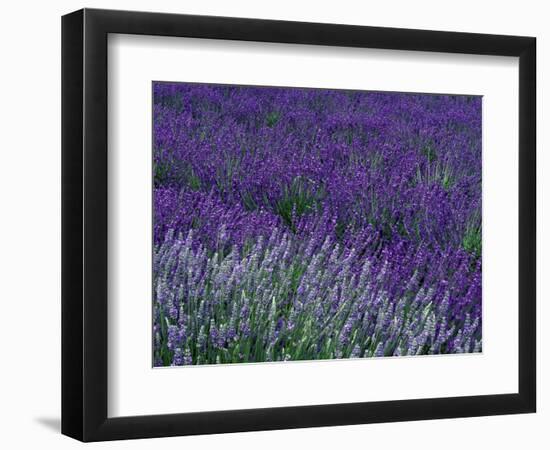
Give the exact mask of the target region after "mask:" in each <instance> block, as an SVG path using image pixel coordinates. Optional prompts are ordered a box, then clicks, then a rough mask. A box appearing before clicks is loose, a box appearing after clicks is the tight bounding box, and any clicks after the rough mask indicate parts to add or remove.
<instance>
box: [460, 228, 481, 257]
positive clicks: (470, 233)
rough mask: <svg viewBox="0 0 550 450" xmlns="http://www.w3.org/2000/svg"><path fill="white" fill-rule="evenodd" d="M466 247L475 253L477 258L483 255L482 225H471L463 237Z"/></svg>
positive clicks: (468, 250) (463, 244)
mask: <svg viewBox="0 0 550 450" xmlns="http://www.w3.org/2000/svg"><path fill="white" fill-rule="evenodd" d="M462 246H463V247H464V249H465V250H466V251H467V252H469V253H471V254H472V255H474V256H475V257H476V258H479V257H480V256H481V227H480V226H469V227H468V228H467V229H466V234H465V235H464V238H463V239H462Z"/></svg>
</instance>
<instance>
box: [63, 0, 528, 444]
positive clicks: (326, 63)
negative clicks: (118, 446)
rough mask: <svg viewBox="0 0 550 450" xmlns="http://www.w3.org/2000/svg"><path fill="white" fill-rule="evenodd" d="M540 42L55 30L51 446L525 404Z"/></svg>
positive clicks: (71, 26)
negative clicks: (56, 406)
mask: <svg viewBox="0 0 550 450" xmlns="http://www.w3.org/2000/svg"><path fill="white" fill-rule="evenodd" d="M535 64H536V40H535V38H533V37H517V36H496V35H487V34H470V33H459V32H441V31H423V30H407V29H391V28H376V27H363V26H350V25H333V24H319V23H299V22H284V21H269V20H257V19H243V18H226V17H206V16H189V15H171V14H157V13H143V12H127V11H124V12H123V11H106V10H90V9H84V10H80V11H77V12H74V13H72V14H68V15H66V16H64V17H63V19H62V127H63V129H62V177H63V180H62V181H63V182H62V186H63V191H62V205H63V211H62V216H63V217H62V246H63V247H62V260H63V264H62V288H63V295H62V327H63V328H62V432H63V433H64V434H66V435H68V436H71V437H73V438H76V439H79V440H82V441H101V440H113V439H130V438H146V437H160V436H177V435H191V434H209V433H227V432H238V431H253V430H272V429H283V428H299V427H318V426H330V425H346V424H362V423H375V422H395V421H405V420H423V419H438V418H453V417H467V416H482V415H497V414H514V413H528V412H535V404H536V378H535V374H536V361H535V354H536V351H535V349H536V342H535V336H536V332H535V324H536V321H535V301H536V283H535V281H536V280H535V235H536V226H535V222H536V220H535V219H536V210H535V209H536V208H535V204H536V202H535V172H536V171H535V169H536V156H535V155H536V152H535V136H536V107H535V91H536V77H535V73H536V71H535Z"/></svg>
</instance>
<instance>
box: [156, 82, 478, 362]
mask: <svg viewBox="0 0 550 450" xmlns="http://www.w3.org/2000/svg"><path fill="white" fill-rule="evenodd" d="M152 91H153V92H152V96H153V101H152V103H153V105H152V108H153V112H152V117H153V119H152V120H153V139H152V142H153V149H152V151H153V292H152V296H153V324H152V326H153V366H155V367H162V366H183V365H204V364H227V363H264V362H288V361H298V360H330V359H341V358H371V357H391V356H414V355H438V354H457V353H474V352H481V350H482V333H481V330H482V283H481V280H482V257H481V255H482V238H481V236H482V221H481V206H482V205H481V201H482V192H481V179H482V98H481V97H479V96H466V95H447V94H419V93H400V92H374V91H373V92H370V91H357V90H335V89H317V88H295V87H261V86H237V85H215V84H201V83H183V82H178V83H172V82H153V85H152Z"/></svg>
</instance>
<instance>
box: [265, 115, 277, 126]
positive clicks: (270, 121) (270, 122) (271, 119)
mask: <svg viewBox="0 0 550 450" xmlns="http://www.w3.org/2000/svg"><path fill="white" fill-rule="evenodd" d="M279 118H280V114H279V113H278V112H277V111H272V112H270V113H269V114H268V115H267V117H266V119H265V120H266V124H267V126H268V127H269V128H273V127H274V126H275V125H277V122H279Z"/></svg>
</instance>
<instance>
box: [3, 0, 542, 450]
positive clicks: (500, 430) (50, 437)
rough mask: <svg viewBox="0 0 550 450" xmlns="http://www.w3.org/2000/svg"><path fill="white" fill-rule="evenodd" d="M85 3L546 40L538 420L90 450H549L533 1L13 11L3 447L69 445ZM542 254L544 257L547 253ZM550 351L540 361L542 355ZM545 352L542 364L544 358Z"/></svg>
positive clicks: (9, 18) (150, 5)
mask: <svg viewBox="0 0 550 450" xmlns="http://www.w3.org/2000/svg"><path fill="white" fill-rule="evenodd" d="M83 6H87V7H96V8H115V9H137V10H155V11H165V12H179V13H191V14H210V15H224V16H243V17H245V16H247V17H258V18H274V19H287V20H304V21H318V22H336V23H354V24H361V25H376V26H394V27H408V28H423V29H439V30H454V31H472V32H482V33H501V34H518V35H530V36H536V37H537V38H538V84H539V89H538V94H539V96H538V113H539V114H538V123H539V133H538V148H539V169H538V173H539V190H538V192H539V199H538V211H539V247H538V248H539V260H538V274H539V310H538V313H539V321H538V322H539V344H538V345H539V347H538V348H539V352H538V356H539V358H538V361H539V412H538V413H537V414H536V415H520V416H504V417H485V418H471V419H459V420H456V419H453V420H440V421H425V422H410V423H401V424H380V425H364V426H352V427H336V428H334V427H333V428H321V429H304V430H291V431H277V432H261V433H240V434H233V435H217V436H199V437H186V438H170V439H163V440H156V441H154V442H153V441H151V440H142V441H129V442H119V443H106V444H105V443H102V444H98V445H97V446H95V448H107V446H113V447H115V448H150V447H151V446H152V445H159V444H160V445H162V446H163V447H164V448H181V447H182V446H185V447H187V448H191V447H193V448H196V447H198V446H200V448H219V447H223V448H224V449H232V448H235V449H237V448H238V449H243V448H259V447H262V448H281V447H282V448H284V447H288V448H294V447H298V446H303V445H307V446H308V447H309V446H311V447H315V448H335V447H339V446H343V447H346V446H355V445H357V446H361V447H371V448H376V447H382V446H383V447H385V448H390V449H392V448H407V449H409V450H413V449H423V450H428V449H432V448H434V449H440V448H445V449H461V450H462V449H464V448H471V449H478V448H483V447H484V446H485V447H487V448H489V447H490V448H498V449H508V448H510V449H512V448H519V447H525V448H533V449H543V448H549V447H550V432H549V431H548V424H549V423H550V389H549V388H548V387H547V385H546V384H545V383H544V381H545V378H546V379H548V378H549V374H550V368H549V363H550V356H548V352H547V351H546V350H545V346H547V345H549V344H550V331H549V330H548V328H546V329H542V325H543V322H544V319H543V318H544V317H546V316H547V315H548V313H549V312H550V307H548V305H547V304H543V303H544V298H545V296H546V295H545V294H547V293H548V290H549V288H550V286H549V283H550V282H549V281H547V280H548V278H546V280H544V279H543V278H544V275H545V273H546V272H547V270H548V264H549V262H548V259H549V257H548V256H543V253H545V252H550V236H548V234H547V235H546V236H543V235H542V233H540V231H541V230H542V229H543V227H545V226H546V227H548V221H549V220H550V218H549V217H548V212H547V209H546V208H544V207H543V200H542V199H543V198H547V197H548V196H549V194H550V192H549V189H550V182H548V181H547V180H543V171H546V172H548V170H549V169H550V157H549V156H548V154H547V153H545V152H543V151H542V148H543V146H544V142H545V141H546V142H548V141H550V131H549V129H548V127H544V125H543V124H544V123H545V120H544V119H545V117H544V115H543V108H544V106H546V107H550V97H549V94H548V92H549V91H547V90H546V87H547V86H548V83H549V82H550V75H549V73H550V28H549V27H548V19H547V18H548V16H549V11H546V10H545V2H542V1H540V2H536V1H531V0H523V1H499V2H480V1H475V0H474V1H470V0H462V1H460V2H441V1H407V0H400V1H393V2H390V1H387V2H354V1H352V0H350V1H347V0H339V1H334V0H331V1H324V0H323V1H320V0H317V1H315V2H306V1H303V2H299V1H298V0H292V1H287V0H276V1H272V2H261V1H260V2H258V1H245V0H233V1H231V2H228V1H223V0H217V1H214V0H212V1H209V0H202V1H200V2H199V1H196V2H193V3H189V2H183V1H181V0H180V1H167V0H156V1H152V0H151V1H144V0H132V1H130V0H112V1H110V2H107V1H103V2H101V1H94V0H89V1H87V2H85V3H81V2H74V1H73V2H70V1H57V2H38V1H35V2H30V1H19V2H17V3H16V2H5V3H4V4H3V8H2V14H1V16H0V33H1V39H0V46H1V53H0V58H1V61H2V63H1V69H0V77H1V83H0V92H1V94H0V114H1V117H0V123H1V124H2V125H1V134H0V137H1V141H0V142H1V147H0V158H1V161H0V170H1V172H0V173H1V175H0V184H1V188H0V195H1V197H2V198H1V205H2V218H1V220H0V228H1V232H0V240H1V242H0V252H1V255H2V257H1V258H0V266H1V267H0V273H1V274H2V284H1V286H2V288H1V289H0V298H1V300H0V301H1V302H2V305H3V308H2V309H1V310H0V311H1V312H0V342H1V343H2V347H1V349H2V355H1V363H0V364H1V365H2V370H1V371H0V380H1V381H0V423H1V429H2V431H1V432H0V443H1V444H2V447H4V448H9V449H12V448H13V449H16V448H33V447H38V446H39V445H40V447H41V448H59V449H64V448H73V447H76V446H78V445H79V444H78V443H77V442H76V441H73V440H71V439H69V438H66V437H63V436H61V435H60V434H59V430H58V428H59V416H60V407H59V403H60V345H59V344H60V190H61V186H60V16H61V15H62V14H65V13H67V12H70V11H72V10H75V9H79V8H81V7H83ZM547 254H548V253H547ZM545 352H546V353H545ZM544 353H545V354H544Z"/></svg>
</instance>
